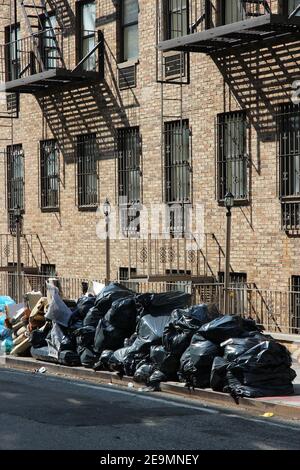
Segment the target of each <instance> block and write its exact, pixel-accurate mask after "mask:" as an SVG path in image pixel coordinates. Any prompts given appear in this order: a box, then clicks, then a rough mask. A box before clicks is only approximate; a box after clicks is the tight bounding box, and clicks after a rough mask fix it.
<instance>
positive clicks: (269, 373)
mask: <svg viewBox="0 0 300 470" xmlns="http://www.w3.org/2000/svg"><path fill="white" fill-rule="evenodd" d="M291 364H292V360H291V355H290V353H289V351H288V350H287V349H286V348H285V347H284V346H283V345H281V344H279V343H277V342H275V341H265V342H262V343H260V344H257V345H256V346H254V347H252V348H251V349H249V350H248V351H246V352H245V353H244V354H241V355H240V356H238V357H237V359H235V360H234V361H233V362H231V363H230V364H229V365H228V367H227V374H226V378H227V382H228V385H227V387H226V388H225V391H228V392H229V393H231V395H233V396H237V397H239V396H245V397H253V398H255V397H263V396H277V395H290V394H292V393H293V385H292V381H293V380H294V378H295V376H296V374H295V372H294V371H293V370H292V369H290V366H291Z"/></svg>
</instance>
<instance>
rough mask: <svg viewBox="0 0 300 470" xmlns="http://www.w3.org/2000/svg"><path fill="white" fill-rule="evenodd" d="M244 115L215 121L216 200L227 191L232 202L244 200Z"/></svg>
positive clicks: (233, 113) (245, 126) (246, 158)
mask: <svg viewBox="0 0 300 470" xmlns="http://www.w3.org/2000/svg"><path fill="white" fill-rule="evenodd" d="M247 127H248V126H247V120H246V113H245V112H243V111H236V112H230V113H224V114H219V115H218V118H217V173H218V199H219V200H220V201H222V200H224V198H225V196H226V194H227V193H228V192H231V193H232V194H233V195H234V197H235V200H240V201H247V200H248V154H247V139H248V137H247Z"/></svg>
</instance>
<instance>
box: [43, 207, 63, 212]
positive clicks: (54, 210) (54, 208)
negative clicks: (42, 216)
mask: <svg viewBox="0 0 300 470" xmlns="http://www.w3.org/2000/svg"><path fill="white" fill-rule="evenodd" d="M41 211H42V212H43V213H49V212H59V207H41Z"/></svg>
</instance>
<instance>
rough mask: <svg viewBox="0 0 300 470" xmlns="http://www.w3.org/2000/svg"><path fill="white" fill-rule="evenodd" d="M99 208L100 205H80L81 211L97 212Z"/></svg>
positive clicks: (79, 209)
mask: <svg viewBox="0 0 300 470" xmlns="http://www.w3.org/2000/svg"><path fill="white" fill-rule="evenodd" d="M97 209H98V205H97V206H78V211H79V212H96V210H97Z"/></svg>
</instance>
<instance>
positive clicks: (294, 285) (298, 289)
mask: <svg viewBox="0 0 300 470" xmlns="http://www.w3.org/2000/svg"><path fill="white" fill-rule="evenodd" d="M290 326H291V328H292V331H291V333H294V334H297V333H300V276H292V278H291V293H290Z"/></svg>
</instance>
